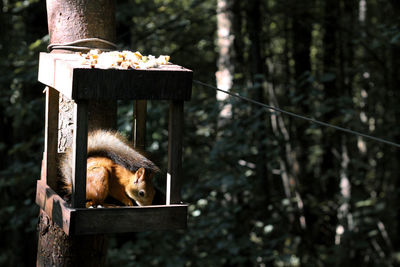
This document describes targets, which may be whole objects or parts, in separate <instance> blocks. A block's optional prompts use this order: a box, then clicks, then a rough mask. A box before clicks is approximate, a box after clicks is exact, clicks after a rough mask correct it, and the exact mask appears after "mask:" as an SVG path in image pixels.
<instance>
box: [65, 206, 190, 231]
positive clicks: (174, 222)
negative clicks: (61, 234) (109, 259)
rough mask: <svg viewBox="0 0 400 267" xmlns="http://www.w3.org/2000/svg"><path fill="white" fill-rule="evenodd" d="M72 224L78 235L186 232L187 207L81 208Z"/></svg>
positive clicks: (74, 215)
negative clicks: (165, 231)
mask: <svg viewBox="0 0 400 267" xmlns="http://www.w3.org/2000/svg"><path fill="white" fill-rule="evenodd" d="M71 222H73V225H74V228H73V229H72V232H73V233H74V234H77V235H81V234H96V233H127V232H139V231H149V230H173V229H185V228H186V227H187V205H171V206H142V207H119V208H97V209H77V210H76V211H75V212H74V213H73V217H72V218H71Z"/></svg>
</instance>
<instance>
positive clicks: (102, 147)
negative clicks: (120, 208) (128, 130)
mask: <svg viewBox="0 0 400 267" xmlns="http://www.w3.org/2000/svg"><path fill="white" fill-rule="evenodd" d="M71 162H72V151H71V149H69V150H68V151H67V152H66V153H65V154H64V156H63V157H62V158H61V160H60V172H61V178H62V182H63V188H64V190H65V191H66V192H67V194H69V195H70V194H71V192H72V166H71ZM156 172H159V168H158V167H157V166H156V165H155V164H154V163H153V162H152V161H150V160H149V159H147V158H146V157H144V156H143V155H141V154H140V153H138V152H137V151H136V150H135V149H133V148H132V146H131V144H130V143H129V142H128V141H127V140H126V138H124V137H123V136H122V135H120V134H119V133H117V132H114V131H107V130H96V131H92V132H90V133H89V134H88V148H87V168H86V173H87V174H86V207H90V206H97V205H102V206H104V204H105V203H104V201H105V199H106V198H107V196H111V197H113V198H115V199H116V200H118V201H120V202H121V203H123V204H124V205H126V206H133V201H134V202H135V203H136V204H137V205H138V206H146V205H151V204H152V202H153V198H154V195H155V193H156V190H155V188H154V186H153V184H152V177H153V175H154V174H155V173H156Z"/></svg>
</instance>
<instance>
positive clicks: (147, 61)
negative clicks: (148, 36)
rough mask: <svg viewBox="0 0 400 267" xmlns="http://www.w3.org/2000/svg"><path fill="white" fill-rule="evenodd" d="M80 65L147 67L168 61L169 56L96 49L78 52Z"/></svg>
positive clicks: (128, 67)
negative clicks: (80, 59)
mask: <svg viewBox="0 0 400 267" xmlns="http://www.w3.org/2000/svg"><path fill="white" fill-rule="evenodd" d="M80 55H81V57H82V58H83V60H82V65H90V67H92V68H102V69H110V68H114V69H149V68H157V67H159V66H160V65H166V64H168V63H169V59H170V56H163V55H161V56H159V57H157V58H156V57H155V56H152V55H149V56H143V55H142V54H141V53H140V52H138V51H136V52H131V51H127V50H125V51H122V52H119V51H112V52H102V51H100V50H98V49H93V50H90V51H89V52H88V53H87V54H82V53H80Z"/></svg>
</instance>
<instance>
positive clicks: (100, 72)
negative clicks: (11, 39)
mask: <svg viewBox="0 0 400 267" xmlns="http://www.w3.org/2000/svg"><path fill="white" fill-rule="evenodd" d="M79 62H80V59H79V56H77V55H76V54H72V55H58V54H47V53H41V54H40V61H39V81H40V82H42V83H44V84H46V85H48V86H52V87H54V88H56V89H57V90H58V91H59V92H61V93H63V94H64V95H65V96H67V97H68V98H70V99H74V100H79V99H108V100H109V99H140V100H190V98H191V94H192V79H193V72H192V71H191V70H189V69H185V68H183V67H181V66H178V65H173V64H169V65H161V66H160V67H159V68H152V69H141V70H132V69H130V70H118V69H97V68H90V67H87V66H84V65H80V64H79ZM56 70H57V71H56Z"/></svg>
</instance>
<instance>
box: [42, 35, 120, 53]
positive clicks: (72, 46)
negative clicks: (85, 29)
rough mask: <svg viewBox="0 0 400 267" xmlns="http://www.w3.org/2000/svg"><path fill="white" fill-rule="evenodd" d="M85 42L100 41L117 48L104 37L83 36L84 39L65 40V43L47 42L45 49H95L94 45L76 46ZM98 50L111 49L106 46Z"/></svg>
mask: <svg viewBox="0 0 400 267" xmlns="http://www.w3.org/2000/svg"><path fill="white" fill-rule="evenodd" d="M87 42H100V43H105V44H107V45H109V46H112V47H113V48H114V49H115V48H117V45H116V44H114V43H113V42H110V41H107V40H105V39H101V38H85V39H78V40H75V41H72V42H67V43H60V44H49V45H48V46H47V50H48V51H49V52H51V51H52V50H54V49H65V50H77V51H79V50H91V49H95V47H88V46H77V45H79V44H82V43H87ZM99 49H100V50H103V51H110V50H112V49H107V48H99Z"/></svg>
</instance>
